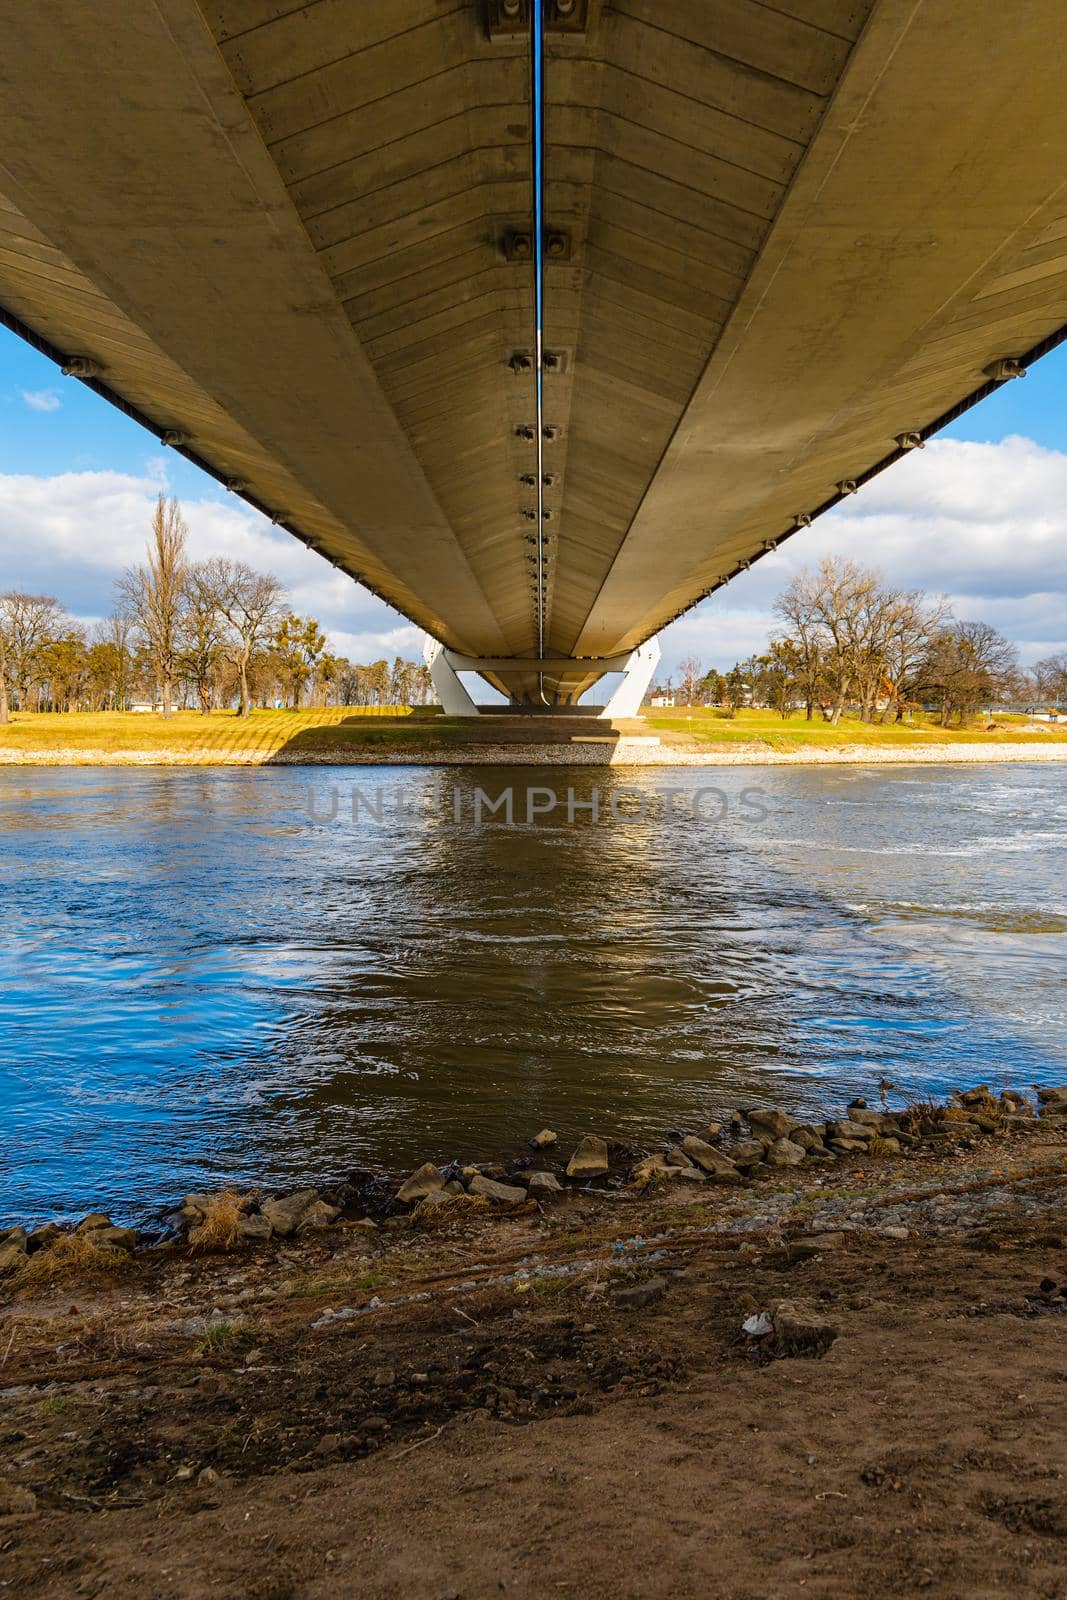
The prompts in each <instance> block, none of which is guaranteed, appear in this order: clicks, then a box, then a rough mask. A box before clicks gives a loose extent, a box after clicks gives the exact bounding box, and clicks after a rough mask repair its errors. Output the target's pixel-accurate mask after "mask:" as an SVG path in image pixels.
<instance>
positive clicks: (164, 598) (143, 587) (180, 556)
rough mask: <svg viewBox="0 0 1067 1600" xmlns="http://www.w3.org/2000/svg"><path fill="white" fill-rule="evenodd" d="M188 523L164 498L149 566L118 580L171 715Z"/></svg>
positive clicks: (149, 548) (154, 521)
mask: <svg viewBox="0 0 1067 1600" xmlns="http://www.w3.org/2000/svg"><path fill="white" fill-rule="evenodd" d="M187 531H188V530H187V529H186V526H185V520H184V518H183V517H182V513H181V507H180V506H179V505H178V502H177V500H167V499H165V498H164V496H163V495H162V494H161V495H160V496H159V499H158V500H157V501H156V509H155V511H154V513H153V516H152V537H151V538H150V539H149V541H148V545H147V549H146V555H147V561H146V563H145V565H143V566H139V567H130V568H128V570H127V571H126V572H125V573H124V575H123V577H122V578H121V579H120V580H119V584H118V589H119V594H120V596H121V597H122V599H123V600H124V601H125V603H126V605H127V606H128V607H129V610H130V611H131V613H132V614H133V617H134V619H135V621H136V624H137V628H138V631H139V632H140V634H141V636H142V638H143V640H144V643H145V645H146V647H147V650H148V654H149V658H150V659H151V662H152V668H153V671H154V672H155V675H156V681H157V683H158V685H159V693H160V699H161V700H162V702H163V715H164V716H165V717H169V716H170V714H171V705H172V698H173V686H174V678H175V676H176V673H177V670H178V633H179V628H180V626H181V616H182V609H183V606H184V602H185V581H186V575H187V570H188V569H187V566H186V561H185V540H186V535H187Z"/></svg>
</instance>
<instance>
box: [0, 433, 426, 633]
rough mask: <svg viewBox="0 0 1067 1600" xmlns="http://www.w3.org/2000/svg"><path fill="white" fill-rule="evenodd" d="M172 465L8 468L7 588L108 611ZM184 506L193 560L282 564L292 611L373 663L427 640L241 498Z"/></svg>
mask: <svg viewBox="0 0 1067 1600" xmlns="http://www.w3.org/2000/svg"><path fill="white" fill-rule="evenodd" d="M164 470H165V463H164V462H162V461H161V460H159V459H153V460H151V461H149V462H147V463H146V471H145V475H144V476H143V477H135V476H133V475H131V474H128V473H121V472H68V473H61V474H59V475H58V476H56V477H52V478H43V477H30V476H28V475H17V474H8V475H2V474H0V590H2V589H24V590H29V591H32V592H35V593H44V594H54V595H55V596H56V597H57V599H58V600H60V601H61V603H62V604H63V605H65V606H66V607H67V609H68V610H69V611H70V612H71V613H72V615H74V616H76V617H78V618H79V619H81V620H83V621H85V622H93V621H95V620H96V619H97V618H99V617H103V616H106V615H107V614H108V612H109V611H111V610H112V608H113V606H114V603H115V592H114V582H115V579H116V578H117V577H118V576H119V575H120V573H121V572H122V571H123V569H124V568H125V567H127V566H130V565H131V564H133V563H134V562H137V561H141V560H143V558H144V547H145V540H146V537H147V535H148V530H149V526H150V523H151V518H152V508H153V505H154V502H155V498H156V495H157V494H158V493H159V491H160V489H161V488H162V489H164V490H165V489H166V480H165V477H164V476H163V473H164ZM182 511H183V514H184V516H185V520H186V522H187V523H188V526H189V554H190V556H191V557H192V558H193V559H194V560H203V559H205V558H206V557H208V556H213V555H226V556H229V557H231V558H234V559H237V560H241V561H247V562H248V563H249V565H251V566H253V567H257V568H258V569H260V570H261V571H266V572H273V573H274V574H275V575H276V577H278V578H279V579H280V581H281V582H282V584H283V585H284V586H285V590H286V593H287V595H288V600H289V604H290V605H291V606H292V608H293V610H294V611H297V612H299V613H300V614H301V615H304V616H308V615H309V616H314V617H317V618H318V619H319V621H320V622H321V623H322V626H323V627H324V629H325V630H326V632H327V634H328V635H329V637H330V640H331V644H332V646H333V648H334V649H336V650H338V651H339V652H341V653H342V654H344V655H348V656H350V657H351V658H352V659H354V660H363V661H367V660H375V659H377V658H378V657H380V656H383V655H385V656H391V655H397V654H407V655H409V656H412V655H414V654H415V653H416V652H417V651H418V650H419V649H420V648H421V647H420V644H419V641H420V639H421V634H420V632H419V630H418V629H417V628H414V627H412V626H411V624H410V623H408V622H406V621H405V620H404V619H403V618H402V617H398V616H397V614H396V612H395V611H393V610H392V609H391V608H390V607H389V606H387V605H385V604H384V603H383V602H382V601H380V600H378V599H377V598H376V597H375V596H374V595H372V594H368V592H367V591H366V589H363V588H361V587H360V586H359V585H358V584H357V583H354V582H353V581H352V579H351V578H347V577H345V576H344V574H342V573H340V572H338V571H337V570H336V568H334V567H332V566H331V565H330V564H329V562H328V561H324V560H323V558H322V557H321V556H318V555H316V554H315V553H314V551H312V550H308V549H307V548H306V547H305V546H304V545H302V544H301V543H300V542H299V541H298V540H296V539H294V538H293V537H292V536H291V535H290V534H287V533H284V532H282V530H280V529H278V528H274V527H272V526H271V524H270V523H269V522H268V521H267V520H266V518H265V517H261V516H260V515H259V514H258V513H257V512H254V511H251V510H249V509H248V508H247V507H245V506H242V505H241V504H240V502H237V501H220V500H214V499H202V500H194V499H191V498H188V497H186V498H183V500H182Z"/></svg>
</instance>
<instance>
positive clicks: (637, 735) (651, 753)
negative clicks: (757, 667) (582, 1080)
mask: <svg viewBox="0 0 1067 1600" xmlns="http://www.w3.org/2000/svg"><path fill="white" fill-rule="evenodd" d="M1063 760H1067V726H1061V725H1060V724H1050V723H1041V722H1031V721H1028V720H1027V719H1025V718H1021V717H1019V718H1015V717H1011V718H1003V719H1000V720H999V721H996V722H994V723H989V724H985V723H980V724H977V725H975V726H973V727H968V728H965V729H943V728H939V727H937V726H935V725H934V724H932V723H931V722H929V721H924V720H922V719H920V720H918V721H916V722H914V723H908V724H891V725H889V726H885V727H883V726H882V725H880V724H870V723H862V722H859V721H857V720H855V719H846V720H844V721H843V722H842V723H841V724H839V725H838V726H836V727H831V726H830V725H829V724H826V723H821V722H812V723H808V722H805V721H804V720H803V719H802V718H799V717H793V718H790V719H788V720H786V721H783V720H782V719H781V718H780V717H776V716H773V715H772V714H771V713H770V712H765V711H751V710H741V711H738V712H737V714H736V715H735V716H733V717H727V716H724V714H723V713H722V712H721V711H715V710H700V709H696V710H693V711H691V712H681V711H663V712H659V711H654V710H653V711H649V712H648V713H647V714H646V715H645V716H643V717H640V718H633V719H629V720H621V721H615V722H606V723H605V722H600V721H598V720H597V719H595V718H590V717H552V718H545V717H526V716H493V717H485V718H483V719H480V720H479V721H478V722H477V723H472V722H471V721H470V720H468V719H463V718H454V717H444V716H440V715H437V714H435V713H433V712H431V711H429V710H426V709H421V710H418V711H415V712H412V713H408V714H404V715H399V714H389V715H387V716H378V715H375V714H371V712H370V711H368V709H367V708H363V709H347V708H330V709H327V710H323V711H258V712H255V713H254V714H253V715H252V716H251V717H250V718H247V719H240V718H237V717H235V716H234V715H233V714H232V713H228V712H227V713H213V714H212V715H211V716H208V717H201V716H199V715H197V714H194V713H191V712H180V713H176V714H175V715H174V716H173V717H171V718H169V719H165V718H163V717H160V716H155V715H153V714H139V713H136V714H135V713H130V712H103V713H99V714H91V713H72V714H70V715H62V714H60V715H29V714H26V715H23V714H21V713H16V714H15V716H14V718H13V720H12V722H11V723H10V724H8V725H7V726H6V727H3V728H0V766H8V767H11V766H28V767H50V766H55V767H68V766H102V767H124V766H131V767H156V766H161V767H178V766H181V767H184V766H239V767H248V766H323V765H352V766H381V765H389V766H500V765H507V766H605V765H609V766H623V767H626V766H632V767H672V766H693V767H715V766H794V765H805V766H806V765H822V764H835V763H851V764H857V763H858V764H864V765H869V764H875V765H876V764H880V763H899V762H904V763H914V762H923V763H943V762H966V763H972V762H976V761H997V762H1003V761H1063Z"/></svg>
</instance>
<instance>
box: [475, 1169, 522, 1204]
mask: <svg viewBox="0 0 1067 1600" xmlns="http://www.w3.org/2000/svg"><path fill="white" fill-rule="evenodd" d="M467 1188H468V1192H469V1193H470V1194H482V1195H484V1196H485V1198H486V1199H487V1200H495V1201H496V1202H497V1204H498V1205H504V1206H517V1205H519V1204H520V1202H521V1201H523V1200H525V1199H526V1190H525V1189H518V1188H516V1187H515V1186H514V1185H513V1184H510V1183H497V1182H496V1180H495V1179H493V1178H487V1177H485V1176H484V1175H483V1174H482V1173H480V1172H478V1173H475V1175H474V1177H473V1178H472V1179H471V1181H470V1183H469V1184H468V1185H467Z"/></svg>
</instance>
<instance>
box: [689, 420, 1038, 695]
mask: <svg viewBox="0 0 1067 1600" xmlns="http://www.w3.org/2000/svg"><path fill="white" fill-rule="evenodd" d="M824 556H850V557H852V558H853V559H854V560H856V561H859V562H862V563H863V564H864V565H865V566H871V567H876V568H877V569H878V570H879V571H880V572H882V573H884V574H885V576H886V577H887V578H888V579H889V580H890V581H891V582H892V583H895V584H899V585H900V586H901V587H904V588H909V589H926V590H928V591H930V592H931V593H934V594H947V595H948V596H949V598H950V600H951V602H952V606H953V609H954V611H955V614H956V616H958V617H960V618H981V619H982V620H983V621H987V622H991V623H992V624H993V625H994V627H997V628H999V629H1000V631H1001V632H1002V633H1004V634H1005V635H1006V636H1007V637H1008V638H1009V639H1012V640H1014V641H1015V642H1016V643H1017V644H1018V645H1019V651H1020V655H1021V657H1022V659H1023V660H1024V661H1025V662H1031V661H1035V660H1037V659H1038V658H1039V657H1040V656H1042V655H1047V654H1049V653H1050V652H1051V651H1052V650H1056V649H1063V648H1064V646H1065V644H1067V454H1064V453H1063V452H1061V451H1058V450H1049V449H1045V448H1044V447H1043V446H1041V445H1037V444H1035V443H1034V442H1033V441H1032V440H1031V439H1023V438H1020V437H1018V436H1011V437H1009V438H1006V439H1002V440H1001V441H1000V442H999V443H996V444H978V443H969V442H964V441H962V440H956V439H940V440H938V439H935V440H934V441H932V443H930V444H929V445H927V447H926V449H925V450H923V451H921V452H920V451H915V452H914V453H913V454H911V455H909V456H907V457H905V459H904V460H903V461H901V462H900V463H899V464H898V465H897V466H895V467H891V468H890V469H889V470H888V471H887V472H885V473H883V474H882V475H881V476H880V477H878V478H876V479H874V481H873V482H872V483H870V484H869V485H868V486H867V487H866V488H865V489H862V490H861V491H860V492H859V494H857V495H855V496H853V497H852V498H851V499H849V500H846V501H844V502H843V504H842V505H841V506H840V507H839V508H838V509H837V510H835V511H832V512H831V513H830V514H829V515H828V516H826V517H822V518H820V519H819V521H818V522H816V523H815V524H813V526H812V527H811V528H810V529H807V530H805V532H803V533H800V534H797V535H796V536H795V537H794V538H792V539H790V540H789V542H788V543H787V544H785V545H783V546H782V548H781V549H780V550H777V551H775V553H774V554H773V555H769V556H766V557H764V559H763V560H762V561H758V562H757V563H756V564H755V566H754V567H753V568H752V570H751V572H747V573H745V574H744V575H743V577H741V578H738V579H736V580H735V581H734V582H733V583H731V584H730V585H729V586H728V587H727V588H726V589H724V590H722V591H720V593H719V594H718V595H717V596H716V597H715V598H714V599H712V600H708V601H706V602H705V603H704V604H703V605H702V606H700V607H698V608H697V610H696V611H694V612H690V614H689V615H688V616H686V617H683V618H682V619H681V620H680V621H679V622H676V623H675V624H674V625H673V626H672V627H670V628H668V629H666V630H665V631H664V634H663V638H662V641H661V642H662V645H663V654H664V665H665V669H666V668H668V667H673V666H674V665H675V664H676V663H677V662H678V661H679V660H680V659H681V658H682V657H683V656H686V655H690V654H692V655H696V656H698V657H699V658H700V659H701V660H702V661H706V662H709V663H710V662H714V663H715V664H716V665H718V666H725V665H729V664H730V663H731V662H732V661H734V660H736V659H738V657H743V656H745V655H748V654H749V653H750V652H751V651H753V650H757V649H761V648H762V647H763V645H764V643H765V641H766V639H767V635H768V633H769V632H771V631H772V630H773V629H774V628H775V626H776V623H775V618H774V614H773V610H772V607H773V603H774V598H775V596H776V595H777V594H779V593H780V592H781V590H782V589H784V588H785V586H786V584H787V583H788V582H789V580H790V579H791V578H792V577H793V576H794V574H795V573H797V572H799V571H800V569H801V568H802V567H805V566H813V565H815V564H817V563H818V562H819V561H821V560H822V558H823V557H824Z"/></svg>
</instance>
